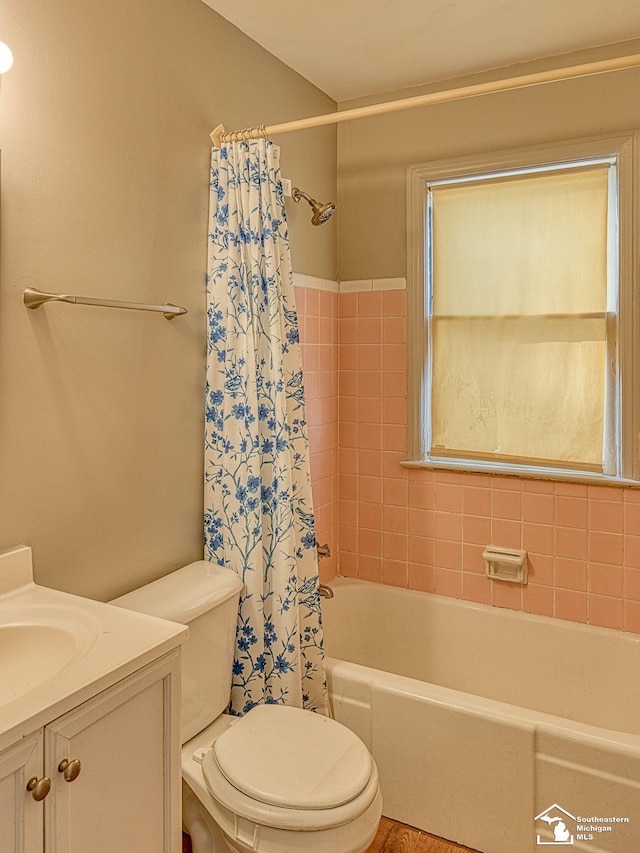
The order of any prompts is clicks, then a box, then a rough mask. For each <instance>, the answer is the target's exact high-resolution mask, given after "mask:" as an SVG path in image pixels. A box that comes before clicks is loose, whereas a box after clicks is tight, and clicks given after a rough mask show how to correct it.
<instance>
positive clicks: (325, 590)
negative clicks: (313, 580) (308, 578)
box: [320, 583, 333, 598]
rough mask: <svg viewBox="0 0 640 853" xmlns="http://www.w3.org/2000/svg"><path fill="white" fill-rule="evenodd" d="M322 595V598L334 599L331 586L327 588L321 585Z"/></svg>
mask: <svg viewBox="0 0 640 853" xmlns="http://www.w3.org/2000/svg"><path fill="white" fill-rule="evenodd" d="M320 595H321V596H322V598H333V590H332V589H331V587H330V586H326V585H325V584H323V583H321V584H320Z"/></svg>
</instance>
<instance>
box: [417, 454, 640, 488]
mask: <svg viewBox="0 0 640 853" xmlns="http://www.w3.org/2000/svg"><path fill="white" fill-rule="evenodd" d="M400 464H401V465H402V467H403V468H426V469H432V470H436V471H454V472H458V473H461V474H492V475H497V476H503V477H519V478H520V479H523V480H554V481H559V482H562V483H586V484H587V485H589V484H591V485H595V486H619V487H620V488H625V489H638V488H640V482H638V480H628V479H626V478H624V477H608V476H606V475H605V474H594V473H591V472H586V471H585V472H582V471H562V470H557V469H555V468H535V467H533V466H529V467H527V468H521V467H518V466H517V465H500V464H495V463H493V464H492V463H490V462H470V461H468V460H464V459H460V460H458V459H447V460H446V461H439V460H434V459H405V460H404V461H402V462H401V463H400Z"/></svg>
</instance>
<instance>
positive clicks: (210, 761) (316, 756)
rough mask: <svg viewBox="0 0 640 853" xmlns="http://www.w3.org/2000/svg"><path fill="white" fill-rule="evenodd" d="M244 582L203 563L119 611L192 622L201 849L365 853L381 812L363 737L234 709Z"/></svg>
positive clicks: (194, 791)
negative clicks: (239, 713)
mask: <svg viewBox="0 0 640 853" xmlns="http://www.w3.org/2000/svg"><path fill="white" fill-rule="evenodd" d="M241 589H242V582H241V580H240V578H239V577H238V575H236V573H235V572H233V571H231V570H230V569H226V568H222V567H220V566H216V565H214V564H213V563H210V562H207V561H204V560H201V561H199V562H197V563H191V564H190V565H188V566H185V567H184V568H182V569H178V570H177V571H175V572H172V573H171V574H170V575H167V576H166V577H164V578H161V579H160V580H157V581H154V582H152V583H150V584H147V585H146V586H143V587H141V588H140V589H136V590H134V591H133V592H130V593H128V594H127V595H123V596H121V597H120V598H117V599H115V600H114V601H112V602H111V604H115V605H117V606H119V607H124V608H127V609H129V610H136V611H138V612H140V613H147V614H150V615H152V616H158V617H161V618H163V619H170V620H172V621H174V622H181V623H183V624H185V625H188V626H189V639H188V640H187V641H186V643H185V644H184V645H183V646H182V743H183V747H182V779H183V784H182V792H183V796H182V808H183V826H184V828H185V830H186V831H187V832H188V833H189V835H190V836H191V841H192V846H193V853H227V851H233V853H252V851H255V853H306V851H308V853H311V851H313V853H363V851H365V850H366V849H367V847H368V846H369V845H370V844H371V842H372V841H373V838H374V837H375V834H376V831H377V828H378V824H379V822H380V817H381V815H382V796H381V793H380V786H379V783H378V771H377V769H376V766H375V763H374V761H373V758H372V756H371V755H370V753H369V751H368V750H367V748H366V746H365V745H364V744H363V743H362V741H361V740H360V739H359V738H358V737H357V736H356V735H355V734H353V732H351V731H350V730H349V729H347V728H346V726H343V725H342V724H340V723H338V722H336V721H335V720H332V719H330V718H329V717H325V716H323V715H322V714H315V713H313V712H311V711H305V710H302V709H300V708H292V707H288V706H284V705H258V706H257V707H255V708H253V709H252V710H251V711H249V712H248V713H247V714H245V715H244V716H243V717H234V716H231V715H229V714H226V713H224V712H225V710H226V708H227V705H228V704H229V696H230V691H231V665H232V663H233V657H234V641H235V629H236V619H237V613H238V599H239V596H240V591H241Z"/></svg>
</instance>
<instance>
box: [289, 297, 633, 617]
mask: <svg viewBox="0 0 640 853" xmlns="http://www.w3.org/2000/svg"><path fill="white" fill-rule="evenodd" d="M310 293H311V291H307V292H306V299H307V300H309V298H310V296H309V294H310ZM323 296H325V297H327V299H326V300H325V303H326V305H327V306H328V305H329V303H331V300H332V295H329V294H323ZM317 298H318V296H317V294H316V295H315V296H312V297H311V299H317ZM338 304H339V344H340V362H339V380H338V390H339V396H340V423H339V500H338V516H337V517H338V519H339V527H338V531H337V534H338V541H339V544H340V562H339V569H340V574H342V575H348V576H353V577H359V578H364V579H367V580H374V581H381V582H382V583H387V584H392V585H394V586H403V587H409V588H410V589H419V590H426V591H429V592H434V593H437V594H440V595H447V596H451V597H455V598H463V599H469V600H472V601H479V602H482V603H486V604H493V605H496V606H498V607H509V608H512V609H516V610H525V611H528V612H531V613H538V614H543V615H547V616H557V617H559V618H563V619H570V620H573V621H576V622H588V623H589V624H592V625H601V626H605V627H611V628H623V629H625V630H628V631H635V632H638V633H640V491H637V490H633V489H621V488H618V487H612V486H611V487H607V486H586V485H579V484H573V483H561V482H547V481H537V480H525V479H519V478H516V477H500V476H488V475H481V474H457V473H453V472H448V471H430V470H426V469H419V470H418V469H406V468H403V467H401V465H400V462H401V460H402V459H403V458H404V453H405V438H406V417H407V409H406V337H405V335H406V331H405V315H406V295H405V292H404V291H378V292H376V291H367V292H362V293H343V294H340V296H339V298H338ZM310 307H311V306H309V305H308V304H307V314H306V315H305V333H306V335H307V340H308V344H305V347H309V348H311V347H313V346H314V345H315V346H316V347H318V349H321V348H322V347H323V346H326V345H327V344H326V341H325V339H324V338H319V337H317V335H318V332H317V331H316V329H315V328H314V329H313V331H312V327H311V325H310V326H309V327H307V325H306V324H307V320H308V319H309V320H310V323H313V322H314V320H313V319H311V318H314V317H315V316H316V314H315V313H314V312H315V305H314V306H313V310H309V309H310ZM323 310H324V311H325V312H328V311H329V308H328V307H325V308H324V309H323ZM332 316H333V315H332ZM331 328H332V329H333V328H334V327H333V326H332V327H331ZM314 336H315V337H314ZM319 340H322V341H323V342H322V343H319ZM312 358H317V356H313V357H309V364H310V366H311V365H312ZM324 364H325V366H326V369H327V370H329V369H330V359H329V356H328V355H327V356H326V358H325V362H324ZM331 364H333V362H331ZM316 370H317V371H318V373H319V374H320V375H319V376H318V379H317V381H318V382H319V381H320V379H321V377H323V378H324V381H325V385H323V387H324V388H325V390H327V391H328V389H329V386H330V385H331V382H332V380H331V379H330V378H329V377H328V376H327V377H324V376H323V371H322V370H320V369H319V368H318V367H317V366H316ZM311 371H312V372H313V367H312V366H311ZM308 381H309V380H308ZM313 390H314V392H315V388H314V389H313ZM310 391H311V386H310ZM309 399H310V400H311V401H313V400H316V398H315V396H314V393H310V394H309ZM316 405H319V406H320V408H321V409H322V410H323V411H324V410H325V407H326V412H327V418H329V417H330V418H331V420H330V423H331V430H333V428H334V426H335V421H334V420H333V408H332V407H331V405H330V403H329V401H327V400H326V399H325V398H324V397H319V398H318V399H317V400H316ZM329 412H330V413H331V415H329ZM312 417H315V410H314V409H310V415H309V418H310V421H311V420H312ZM312 422H314V423H315V422H316V421H315V420H314V421H312ZM329 432H331V434H333V432H332V431H329ZM329 432H327V440H328V435H329ZM317 441H318V444H316V450H315V452H316V453H317V452H318V449H317V448H318V447H319V442H320V439H318V440H317ZM326 452H327V453H328V451H326ZM328 459H331V460H333V456H331V455H329V457H328ZM332 464H333V462H329V461H327V463H326V467H323V468H322V479H327V478H329V479H330V480H331V482H332V483H333V477H334V474H333V470H334V469H333V468H332V467H331V465H332ZM318 469H319V464H318V466H317V469H316V475H315V476H321V475H320V473H319V470H318ZM321 481H322V480H320V482H321ZM331 494H332V495H333V494H335V492H334V491H333V490H332V491H331ZM333 518H334V514H333V511H331V519H332V522H331V533H332V535H333V533H334V527H333ZM333 541H334V540H333V539H332V542H333ZM490 542H491V543H492V544H494V545H502V546H507V547H517V548H525V549H526V550H527V551H528V552H529V583H528V585H527V586H526V587H524V588H523V587H520V586H516V585H514V584H508V583H501V582H498V581H490V580H488V579H487V578H486V577H485V576H484V562H483V560H482V556H481V555H482V550H483V547H484V546H485V545H486V544H489V543H490ZM332 568H333V567H332ZM327 576H328V575H327Z"/></svg>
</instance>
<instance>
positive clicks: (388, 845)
mask: <svg viewBox="0 0 640 853" xmlns="http://www.w3.org/2000/svg"><path fill="white" fill-rule="evenodd" d="M182 851H183V853H191V839H190V838H189V836H188V835H187V834H186V832H183V833H182ZM366 853H477V851H475V850H470V848H469V847H461V846H460V845H459V844H454V843H453V842H452V841H445V840H444V839H442V838H436V836H435V835H429V833H428V832H422V830H421V829H414V828H413V827H412V826H406V825H405V824H404V823H396V821H394V820H389V818H387V817H383V818H382V820H381V821H380V826H379V827H378V834H377V835H376V837H375V838H374V839H373V844H372V845H371V847H369V849H368V850H367V851H366Z"/></svg>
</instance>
